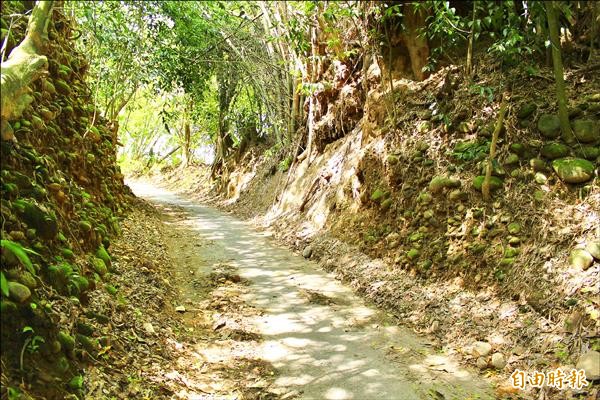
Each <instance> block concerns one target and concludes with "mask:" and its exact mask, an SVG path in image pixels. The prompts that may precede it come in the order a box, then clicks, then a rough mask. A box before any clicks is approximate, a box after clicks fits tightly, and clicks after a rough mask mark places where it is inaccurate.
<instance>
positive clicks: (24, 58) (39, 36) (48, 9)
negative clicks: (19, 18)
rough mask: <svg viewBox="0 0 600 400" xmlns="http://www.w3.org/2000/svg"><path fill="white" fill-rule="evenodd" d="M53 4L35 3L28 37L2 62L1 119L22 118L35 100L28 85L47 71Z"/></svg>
mask: <svg viewBox="0 0 600 400" xmlns="http://www.w3.org/2000/svg"><path fill="white" fill-rule="evenodd" d="M53 5H54V2H53V1H38V2H37V3H36V5H35V6H34V8H33V11H32V13H31V17H29V23H28V25H27V33H26V35H25V38H24V39H23V41H22V42H21V43H20V44H19V45H18V46H17V47H15V48H14V49H13V50H12V51H11V52H10V55H9V56H8V59H7V60H6V62H4V63H2V67H1V78H0V79H1V87H0V89H1V90H2V101H1V104H2V111H1V115H2V120H5V121H10V120H14V119H16V118H18V117H20V116H21V114H22V112H23V110H24V109H25V108H26V107H27V106H28V105H29V104H31V102H32V101H33V97H32V96H31V94H30V92H31V89H30V88H29V86H30V85H31V84H32V83H33V82H35V81H36V80H37V79H38V78H40V77H41V76H43V75H44V74H45V73H47V71H48V59H47V58H46V56H45V55H43V53H44V50H45V47H46V43H47V42H48V23H49V22H50V19H51V17H52V8H53ZM3 125H4V124H3Z"/></svg>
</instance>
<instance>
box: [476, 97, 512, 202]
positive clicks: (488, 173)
mask: <svg viewBox="0 0 600 400" xmlns="http://www.w3.org/2000/svg"><path fill="white" fill-rule="evenodd" d="M507 106H508V95H507V93H504V94H503V95H502V103H500V112H499V114H498V119H497V120H496V127H495V128H494V133H493V134H492V145H491V146H490V157H489V158H488V161H487V166H486V169H485V178H484V180H483V185H482V186H481V193H483V199H484V200H485V201H489V200H490V179H492V162H493V160H494V157H496V144H497V143H498V135H500V131H501V130H502V125H503V124H504V114H505V113H506V108H507Z"/></svg>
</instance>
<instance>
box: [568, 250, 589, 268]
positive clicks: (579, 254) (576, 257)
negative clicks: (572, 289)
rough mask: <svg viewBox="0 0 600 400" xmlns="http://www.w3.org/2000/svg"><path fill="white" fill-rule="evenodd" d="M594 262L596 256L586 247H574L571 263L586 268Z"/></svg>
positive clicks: (570, 257)
mask: <svg viewBox="0 0 600 400" xmlns="http://www.w3.org/2000/svg"><path fill="white" fill-rule="evenodd" d="M593 262H594V257H592V255H591V254H590V253H588V252H587V250H585V249H573V250H572V251H571V255H570V256H569V263H570V264H571V265H572V266H573V267H575V268H578V269H582V270H584V271H585V270H586V269H588V268H589V267H590V266H591V265H592V264H593Z"/></svg>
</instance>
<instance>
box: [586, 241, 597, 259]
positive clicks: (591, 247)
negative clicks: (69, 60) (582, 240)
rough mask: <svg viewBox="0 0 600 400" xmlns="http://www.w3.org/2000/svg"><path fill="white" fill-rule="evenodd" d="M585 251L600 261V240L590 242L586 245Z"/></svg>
mask: <svg viewBox="0 0 600 400" xmlns="http://www.w3.org/2000/svg"><path fill="white" fill-rule="evenodd" d="M585 249H586V251H587V252H588V253H590V254H591V255H592V257H594V258H595V259H596V260H600V240H590V241H588V242H587V244H586V245H585Z"/></svg>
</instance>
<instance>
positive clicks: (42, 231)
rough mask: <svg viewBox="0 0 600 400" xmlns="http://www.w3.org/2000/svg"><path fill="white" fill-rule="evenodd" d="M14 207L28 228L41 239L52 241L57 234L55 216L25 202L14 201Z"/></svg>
mask: <svg viewBox="0 0 600 400" xmlns="http://www.w3.org/2000/svg"><path fill="white" fill-rule="evenodd" d="M14 205H15V206H16V208H17V209H18V211H19V213H20V214H21V215H22V217H23V220H24V221H25V222H26V223H27V225H28V226H29V227H30V228H33V229H35V230H36V232H37V233H38V235H39V236H40V237H41V238H42V239H46V240H52V239H54V238H55V237H56V235H57V234H58V222H57V220H56V216H55V215H54V214H53V213H52V212H50V211H48V210H46V209H45V208H44V207H43V206H40V205H37V204H35V203H30V202H28V201H25V200H16V201H15V202H14Z"/></svg>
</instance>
